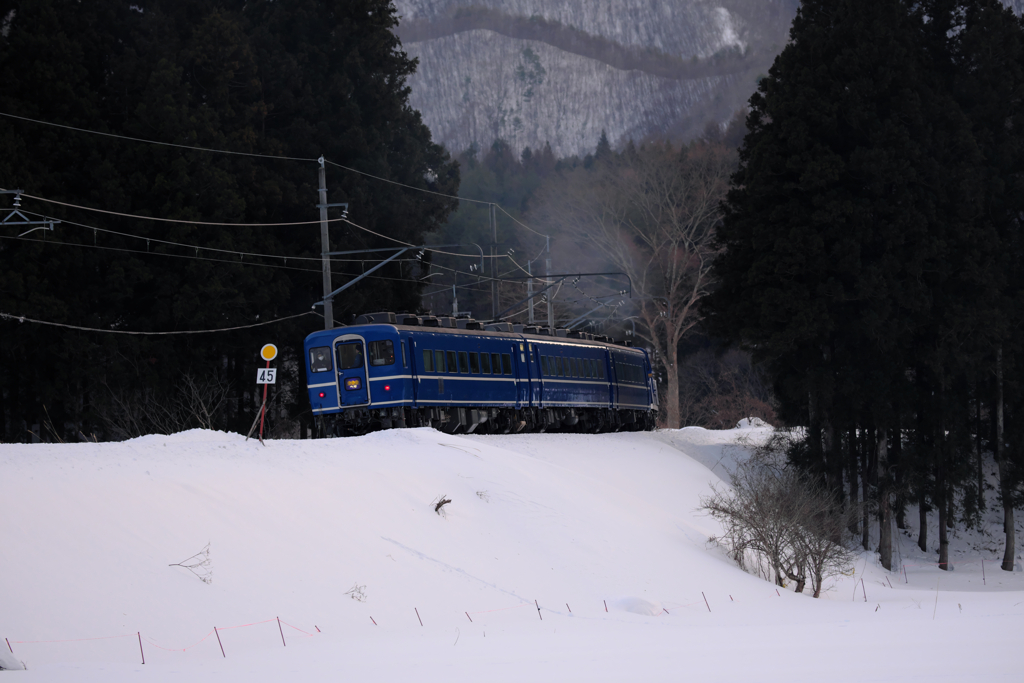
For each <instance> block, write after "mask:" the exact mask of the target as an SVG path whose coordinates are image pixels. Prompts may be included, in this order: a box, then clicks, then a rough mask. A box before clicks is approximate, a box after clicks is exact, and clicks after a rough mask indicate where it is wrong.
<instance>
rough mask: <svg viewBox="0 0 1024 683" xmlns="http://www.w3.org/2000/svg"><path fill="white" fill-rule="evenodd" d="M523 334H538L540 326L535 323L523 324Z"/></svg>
mask: <svg viewBox="0 0 1024 683" xmlns="http://www.w3.org/2000/svg"><path fill="white" fill-rule="evenodd" d="M523 334H540V328H539V327H537V326H536V325H524V326H523Z"/></svg>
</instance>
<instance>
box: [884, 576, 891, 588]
mask: <svg viewBox="0 0 1024 683" xmlns="http://www.w3.org/2000/svg"><path fill="white" fill-rule="evenodd" d="M885 582H886V583H887V584H889V588H892V581H890V580H889V577H888V576H886V577H885Z"/></svg>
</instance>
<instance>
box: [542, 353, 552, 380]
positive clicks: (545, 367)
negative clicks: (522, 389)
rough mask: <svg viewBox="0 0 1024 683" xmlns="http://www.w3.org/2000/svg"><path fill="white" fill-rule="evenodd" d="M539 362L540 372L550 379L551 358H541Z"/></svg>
mask: <svg viewBox="0 0 1024 683" xmlns="http://www.w3.org/2000/svg"><path fill="white" fill-rule="evenodd" d="M540 360H541V363H540V367H541V372H543V373H544V376H545V377H550V376H551V356H541V357H540Z"/></svg>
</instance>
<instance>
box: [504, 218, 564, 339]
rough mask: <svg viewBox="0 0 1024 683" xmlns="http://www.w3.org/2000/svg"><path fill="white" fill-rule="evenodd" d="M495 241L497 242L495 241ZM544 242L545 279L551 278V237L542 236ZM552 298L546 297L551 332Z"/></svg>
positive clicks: (553, 312)
mask: <svg viewBox="0 0 1024 683" xmlns="http://www.w3.org/2000/svg"><path fill="white" fill-rule="evenodd" d="M495 241H497V240H495ZM544 241H545V247H544V248H545V249H546V250H547V252H548V256H547V258H546V259H544V275H545V276H546V277H547V278H550V277H551V237H550V236H548V235H544ZM553 298H554V297H553V296H552V295H551V294H549V295H548V327H549V328H550V329H551V330H554V329H555V304H554V301H552V299H553Z"/></svg>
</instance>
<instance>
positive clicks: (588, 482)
mask: <svg viewBox="0 0 1024 683" xmlns="http://www.w3.org/2000/svg"><path fill="white" fill-rule="evenodd" d="M759 434H763V431H759V430H757V429H748V430H734V431H731V432H708V431H705V430H701V429H692V428H691V429H685V430H679V431H665V432H656V433H650V434H608V435H600V436H577V435H525V436H505V437H459V436H449V435H445V434H441V433H439V432H435V431H433V430H427V429H418V430H400V431H392V432H386V433H378V434H372V435H369V436H366V437H360V438H352V439H336V440H323V441H270V442H267V445H266V447H264V446H261V445H260V444H259V443H257V442H255V441H248V442H246V441H244V440H243V439H242V437H240V436H237V435H231V434H221V433H214V432H203V431H194V432H186V433H183V434H177V435H173V436H168V437H164V436H150V437H144V438H141V439H135V440H133V441H128V442H125V443H120V444H71V445H2V446H0V482H2V486H3V488H2V491H3V493H2V496H0V519H2V521H3V527H2V528H3V531H2V534H0V548H2V553H0V637H6V638H8V640H9V641H10V643H11V649H12V650H13V653H11V652H9V651H8V652H6V654H5V655H4V657H3V659H0V666H7V665H10V664H11V663H14V662H20V661H23V662H25V663H26V664H27V665H28V671H27V672H20V673H18V674H7V675H10V676H16V677H17V678H18V680H23V681H55V680H60V681H122V680H125V681H126V680H157V681H164V680H166V681H171V680H175V681H180V680H188V681H193V682H194V681H199V682H202V681H213V680H245V681H281V680H302V681H336V680H386V681H391V680H410V679H413V680H417V681H422V682H426V683H431V682H432V681H438V682H440V681H445V682H446V683H447V682H453V681H471V680H472V681H476V680H487V681H522V680H527V679H533V680H541V681H546V680H552V681H554V680H581V681H582V680H586V681H623V680H635V679H645V680H657V681H676V680H680V679H682V678H691V677H696V678H697V679H698V680H711V681H715V680H758V681H776V680H778V681H782V680H785V681H811V680H814V681H817V680H835V681H847V680H849V681H865V680H882V679H885V680H889V679H892V678H893V677H896V678H911V679H913V678H918V677H925V678H928V680H930V681H936V680H938V681H944V680H949V681H953V680H964V679H972V680H973V679H979V680H986V681H1000V680H1007V681H1008V680H1019V676H1020V666H1019V661H1018V658H1017V657H1016V653H1015V650H1014V648H1013V647H1012V646H1013V645H1014V644H1015V643H1017V642H1018V641H1019V633H1020V629H1021V627H1022V626H1024V590H1022V589H1024V583H1022V582H1021V581H1020V579H1021V576H1022V575H1021V574H1019V573H1018V574H1013V575H1010V574H1005V573H1001V574H1002V575H1001V576H997V577H994V576H993V575H995V574H1000V572H998V570H997V569H996V568H995V567H993V566H991V565H990V566H989V568H988V572H989V573H988V576H987V585H984V586H979V585H977V584H978V583H979V581H978V579H980V578H981V574H980V567H979V568H978V569H979V571H974V570H973V569H971V567H970V565H964V566H963V567H958V571H957V572H954V573H952V574H942V575H940V573H939V572H938V571H937V570H934V569H929V568H927V567H915V568H914V570H913V571H912V573H911V574H910V583H901V582H900V581H901V579H900V578H899V577H898V576H897V575H896V574H887V573H886V572H883V571H882V570H880V569H879V568H878V567H877V566H876V565H875V563H874V560H873V559H872V558H871V557H868V556H867V555H865V556H864V557H863V558H862V559H861V560H859V561H858V566H857V571H856V574H855V575H854V576H852V577H843V578H842V579H841V580H840V581H838V582H836V583H835V585H834V586H833V587H832V590H831V592H830V593H828V595H827V597H826V599H822V600H813V599H810V598H809V597H807V596H803V595H794V594H792V593H790V592H787V591H781V593H777V592H776V589H775V588H774V587H773V586H772V585H771V584H769V583H767V582H765V581H763V580H761V579H759V578H757V577H754V576H751V575H749V574H745V573H743V572H741V571H740V570H739V569H737V568H736V567H735V566H734V565H733V564H732V563H731V562H730V561H729V560H728V559H727V558H725V557H724V555H723V553H722V552H721V551H720V550H718V549H716V548H713V547H709V546H708V544H707V538H708V536H710V535H712V534H714V533H715V532H716V526H715V523H714V522H713V520H711V519H709V518H707V517H704V516H702V515H700V514H699V513H698V512H697V511H696V508H697V507H698V505H699V496H700V495H701V494H702V493H705V492H706V491H707V490H708V488H707V487H708V486H709V484H712V483H720V482H721V479H720V477H719V474H720V473H721V474H722V475H723V476H725V473H726V468H727V467H729V466H731V464H732V463H733V462H735V460H736V459H737V458H739V457H742V453H743V451H742V448H741V447H737V446H736V445H735V444H736V441H737V439H738V438H739V437H741V436H744V435H745V436H747V437H757V436H758V435H759ZM442 495H444V496H445V497H446V498H448V499H450V500H451V503H449V504H447V505H445V506H444V507H443V508H442V510H443V512H444V513H445V515H444V516H441V515H438V514H436V513H435V512H434V505H435V501H437V500H438V499H439V496H442ZM207 543H209V544H210V545H209V548H210V554H209V557H210V560H211V567H209V568H208V569H212V582H211V583H204V582H202V581H200V580H199V579H198V578H197V577H196V576H194V575H193V574H192V573H190V572H189V571H188V570H187V569H185V568H183V567H181V566H168V565H170V564H172V563H179V562H181V561H182V560H184V559H185V558H187V557H189V556H191V555H193V554H194V553H196V552H198V551H200V550H202V549H203V547H204V546H205V545H206V544H207ZM200 559H201V558H200ZM194 562H195V560H194V561H193V563H194ZM185 564H189V563H185ZM197 571H203V570H202V569H201V568H197ZM862 579H863V581H864V584H863V585H864V589H863V591H864V592H865V593H866V595H867V598H868V601H867V602H865V601H864V599H863V598H862V596H861V590H862V589H861V588H860V586H861V583H860V582H861V580H862ZM937 581H938V582H940V585H939V586H938V588H939V590H938V591H936V587H937V586H936V582H937ZM997 581H998V582H999V583H997ZM887 584H892V587H891V588H890V587H889V585H887ZM854 586H857V590H858V593H857V595H856V599H855V600H851V594H852V590H853V588H854ZM534 601H536V603H535V602H534ZM537 605H539V607H540V610H539V611H538V609H537V607H536V606H537ZM606 606H607V611H606ZM933 614H934V619H933ZM278 617H279V618H280V619H281V626H280V631H279V627H278V622H277V618H278ZM420 621H422V626H421V625H420ZM214 626H216V627H218V632H217V633H214V632H213V630H212V629H213V627H214ZM282 636H283V638H284V642H286V643H287V646H284V645H283V644H282ZM218 638H219V643H218ZM140 640H141V644H142V650H143V652H144V654H145V658H146V663H145V665H143V664H142V663H141V654H140V647H139V645H140V643H139V641H140ZM57 641H59V642H57ZM0 646H3V647H4V649H5V650H6V643H0ZM221 646H223V651H224V655H226V657H225V656H223V655H222V652H221Z"/></svg>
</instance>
